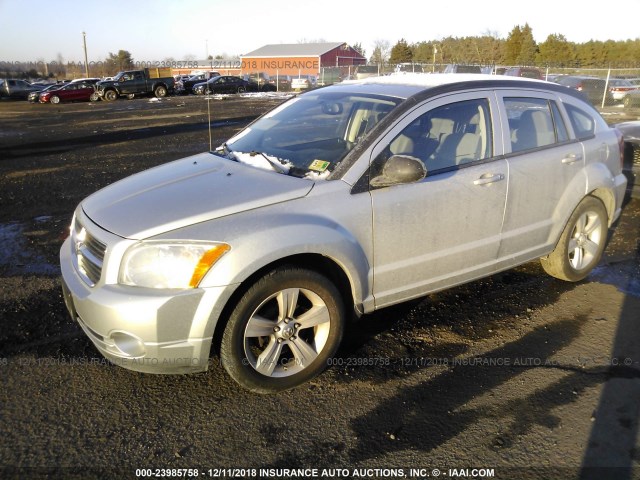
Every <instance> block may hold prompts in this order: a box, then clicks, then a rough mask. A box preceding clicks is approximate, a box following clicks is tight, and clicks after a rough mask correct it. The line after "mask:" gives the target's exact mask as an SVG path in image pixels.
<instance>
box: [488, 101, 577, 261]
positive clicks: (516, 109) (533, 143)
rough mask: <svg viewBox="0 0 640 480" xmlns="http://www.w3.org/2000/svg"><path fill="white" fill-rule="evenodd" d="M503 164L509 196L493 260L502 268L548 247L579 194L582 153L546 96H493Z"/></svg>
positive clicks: (531, 256) (556, 237)
mask: <svg viewBox="0 0 640 480" xmlns="http://www.w3.org/2000/svg"><path fill="white" fill-rule="evenodd" d="M499 98H500V102H501V107H502V108H501V114H502V117H503V118H502V122H503V125H506V126H508V128H505V129H504V136H503V143H504V145H505V152H506V158H507V162H508V163H509V195H508V198H507V209H506V212H505V220H504V228H503V235H502V237H503V238H502V243H501V245H500V253H499V258H500V260H501V262H502V263H504V264H505V266H506V265H510V264H518V263H521V262H522V261H526V260H528V259H531V258H535V257H536V256H542V255H545V254H546V253H548V251H549V250H550V249H551V248H553V246H554V245H555V242H556V240H557V239H558V236H559V234H560V231H561V229H562V228H563V227H564V222H565V221H566V219H567V218H568V216H569V214H570V213H571V211H573V209H574V208H575V206H576V205H577V203H578V202H579V201H580V199H581V198H582V197H583V196H584V194H585V189H586V177H585V175H584V171H583V168H584V165H585V159H584V151H583V147H582V144H581V143H580V142H579V141H578V140H576V139H575V138H571V135H570V131H569V129H568V126H567V124H568V122H567V119H566V118H565V116H564V114H563V113H562V109H561V107H560V106H559V105H560V104H559V99H558V98H557V97H556V96H555V95H554V94H552V93H545V92H528V91H508V92H505V93H502V94H499Z"/></svg>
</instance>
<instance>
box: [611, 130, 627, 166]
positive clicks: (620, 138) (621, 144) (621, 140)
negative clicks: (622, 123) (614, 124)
mask: <svg viewBox="0 0 640 480" xmlns="http://www.w3.org/2000/svg"><path fill="white" fill-rule="evenodd" d="M613 130H614V131H615V132H616V137H618V147H619V149H620V170H622V169H624V137H623V136H622V132H621V131H620V130H618V129H617V128H614V129H613Z"/></svg>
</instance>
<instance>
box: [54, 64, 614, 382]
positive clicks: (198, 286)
mask: <svg viewBox="0 0 640 480" xmlns="http://www.w3.org/2000/svg"><path fill="white" fill-rule="evenodd" d="M622 147H623V144H622V137H621V135H620V133H619V132H618V131H617V130H615V129H612V128H610V127H608V126H607V124H606V123H605V122H604V120H603V119H602V118H601V117H600V115H599V114H598V112H597V111H596V110H594V108H593V107H592V106H591V105H590V104H589V103H587V102H586V101H585V100H584V99H583V97H582V96H581V94H580V93H579V92H574V91H573V90H569V89H567V88H565V87H562V86H558V85H554V84H551V83H547V82H542V81H535V80H528V79H521V78H516V77H513V78H503V77H500V78H498V77H495V76H484V75H464V74H463V75H461V74H457V75H444V74H443V75H428V74H413V75H398V76H387V77H372V78H368V79H365V80H361V81H351V82H345V83H341V84H336V85H333V86H330V87H325V88H320V89H317V90H313V91H309V92H307V93H305V94H303V95H299V96H296V97H294V98H292V99H290V100H289V101H287V102H285V103H283V104H281V105H280V106H278V107H277V108H275V109H274V110H272V111H270V112H269V113H267V114H265V115H264V116H262V117H261V118H259V119H258V120H256V121H255V122H253V123H252V124H251V125H249V126H248V127H247V128H245V129H244V130H242V131H240V132H239V133H238V134H237V135H235V136H234V137H233V138H231V139H229V140H228V141H227V142H226V143H224V144H223V145H221V146H220V147H219V148H218V149H217V150H215V151H212V152H207V153H202V154H199V155H195V156H192V157H189V158H185V159H182V160H178V161H175V162H172V163H169V164H166V165H163V166H160V167H156V168H153V169H151V170H148V171H146V172H142V173H139V174H137V175H133V176H131V177H129V178H126V179H124V180H122V181H120V182H117V183H116V184H114V185H111V186H109V187H107V188H105V189H103V190H101V191H99V192H97V193H95V194H93V195H91V196H90V197H88V198H87V199H85V200H84V201H83V202H82V203H81V204H80V205H79V206H78V208H77V210H76V212H75V215H74V219H73V223H72V225H71V236H70V237H69V238H68V239H67V240H66V241H65V243H64V245H63V246H62V249H61V252H60V261H61V266H62V276H63V288H64V297H65V301H66V304H67V307H68V309H69V311H70V312H71V315H72V317H73V318H74V320H76V321H77V322H78V323H79V324H80V326H81V327H82V329H83V330H84V331H85V332H86V334H87V335H88V336H89V338H90V339H91V340H92V342H93V343H94V344H95V345H96V347H97V348H98V350H100V352H101V353H102V354H103V355H104V356H105V357H107V358H108V359H109V360H111V361H112V362H114V363H115V364H117V365H121V366H123V367H126V368H129V369H132V370H137V371H143V372H154V373H185V372H195V371H203V370H206V369H207V367H208V365H209V358H210V355H211V351H212V347H213V349H214V351H216V352H218V354H219V356H220V359H221V361H222V363H223V365H224V367H225V369H226V370H227V372H228V373H229V374H230V376H231V377H233V378H234V379H235V380H236V381H237V382H239V383H240V384H241V385H243V386H244V387H246V388H248V389H250V390H253V391H255V392H261V393H268V392H277V391H281V390H285V389H288V388H292V387H295V386H297V385H300V384H302V383H303V382H305V381H307V380H309V379H311V378H313V377H314V376H316V375H318V374H319V373H320V372H321V371H322V370H323V369H324V368H325V367H326V366H327V364H328V363H331V357H332V356H333V355H334V354H335V352H336V349H337V347H338V345H339V343H340V340H341V337H342V333H343V327H344V324H345V321H346V319H347V318H348V317H349V316H350V315H351V314H352V313H354V312H355V314H357V315H360V314H365V313H369V312H372V311H374V310H377V309H380V308H383V307H386V306H389V305H393V304H396V303H399V302H403V301H406V300H409V299H412V298H416V297H420V296H424V295H426V294H428V293H430V292H435V291H437V290H442V289H444V288H448V287H452V286H454V285H459V284H461V283H464V282H469V281H472V280H475V279H478V278H481V277H484V276H487V275H491V274H493V273H495V272H498V271H501V270H505V269H509V268H512V267H514V266H516V265H518V264H522V263H524V262H529V261H531V260H533V259H538V258H540V259H541V262H542V265H543V267H544V269H545V270H546V271H547V272H548V273H549V274H551V275H553V276H555V277H557V278H561V279H564V280H568V281H578V280H581V279H583V278H585V276H586V275H587V274H588V273H589V272H590V271H591V270H592V269H593V267H594V266H595V265H596V264H597V263H598V261H599V259H600V257H601V254H602V251H603V249H604V246H605V241H606V237H607V231H608V227H609V226H611V224H612V223H613V222H614V221H615V220H616V219H617V218H618V216H619V215H620V211H621V204H622V200H623V196H624V193H625V186H626V179H625V177H624V175H623V174H622V173H621V168H622V162H621V158H622V153H621V152H622Z"/></svg>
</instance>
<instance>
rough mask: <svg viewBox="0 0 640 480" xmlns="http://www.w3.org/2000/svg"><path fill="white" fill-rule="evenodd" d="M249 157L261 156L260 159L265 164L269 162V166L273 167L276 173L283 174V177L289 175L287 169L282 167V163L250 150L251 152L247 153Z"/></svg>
mask: <svg viewBox="0 0 640 480" xmlns="http://www.w3.org/2000/svg"><path fill="white" fill-rule="evenodd" d="M249 155H251V156H252V157H255V156H256V155H262V158H264V159H265V160H266V161H267V162H269V164H270V165H271V166H272V167H273V169H274V170H275V171H276V172H278V173H284V174H285V175H288V174H289V169H288V168H287V167H285V166H284V165H282V163H280V162H278V161H276V160H272V159H270V158H269V157H268V156H266V155H265V154H264V153H262V152H258V151H256V150H252V151H251V152H249Z"/></svg>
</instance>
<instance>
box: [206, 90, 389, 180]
mask: <svg viewBox="0 0 640 480" xmlns="http://www.w3.org/2000/svg"><path fill="white" fill-rule="evenodd" d="M400 101H401V100H399V99H397V98H391V97H384V96H379V95H363V94H354V93H343V92H332V91H330V90H318V91H317V92H310V93H307V94H304V95H302V96H299V97H295V98H293V99H291V100H289V101H288V102H286V103H284V104H282V105H280V106H279V107H277V108H276V109H274V110H272V111H271V112H269V113H267V114H266V115H265V116H263V117H262V118H260V119H259V120H258V121H257V122H255V123H254V124H252V125H251V126H250V127H248V128H246V129H245V130H243V131H241V132H240V133H238V134H237V135H236V136H234V137H233V138H231V139H230V140H229V141H228V142H227V143H225V144H223V145H222V146H221V147H220V148H219V149H218V150H216V154H218V155H221V156H224V157H226V158H229V159H231V160H236V161H239V162H242V163H248V164H250V165H253V166H255V167H259V168H267V169H272V170H275V171H278V172H280V173H286V174H289V175H294V176H299V177H307V178H312V179H317V178H326V177H328V176H329V174H330V173H331V172H332V171H333V169H334V168H335V167H336V166H337V165H338V163H340V161H341V160H342V159H343V158H344V157H345V155H346V154H347V153H349V151H351V149H352V148H353V147H354V146H355V145H356V144H357V143H358V142H360V141H361V140H362V138H364V136H365V135H367V133H368V132H370V131H371V129H372V128H373V127H374V126H375V125H376V124H377V123H378V122H379V121H380V120H381V119H382V118H383V117H384V116H385V115H386V114H387V113H389V112H390V111H391V110H392V109H393V108H394V107H395V106H396V105H398V103H400Z"/></svg>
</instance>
